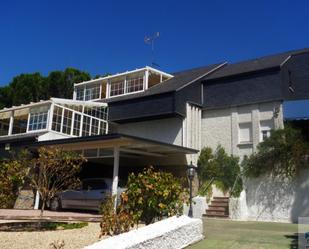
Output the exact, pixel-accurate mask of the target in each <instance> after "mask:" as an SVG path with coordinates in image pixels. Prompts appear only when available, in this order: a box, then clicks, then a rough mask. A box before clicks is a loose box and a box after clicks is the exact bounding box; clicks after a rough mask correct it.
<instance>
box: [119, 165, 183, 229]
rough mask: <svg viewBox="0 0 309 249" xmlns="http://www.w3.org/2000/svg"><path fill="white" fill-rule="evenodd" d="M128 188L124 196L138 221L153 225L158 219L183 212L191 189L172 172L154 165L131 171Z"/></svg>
mask: <svg viewBox="0 0 309 249" xmlns="http://www.w3.org/2000/svg"><path fill="white" fill-rule="evenodd" d="M127 185H128V188H127V190H126V192H125V193H124V194H123V195H122V198H125V199H126V200H127V204H126V205H127V208H128V209H129V211H130V213H131V214H132V215H133V218H134V220H135V221H136V222H138V221H142V222H145V224H146V225H147V224H150V223H152V222H154V221H155V220H156V219H162V218H163V217H170V216H173V215H180V214H182V212H183V203H184V201H185V200H186V198H187V191H185V190H184V189H183V187H182V184H181V181H180V180H179V179H177V178H175V177H174V176H173V175H172V174H171V173H166V172H162V171H155V170H154V169H153V167H149V168H146V169H144V170H143V171H142V172H141V173H138V174H134V173H132V174H130V175H129V178H128V184H127Z"/></svg>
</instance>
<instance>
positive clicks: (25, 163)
mask: <svg viewBox="0 0 309 249" xmlns="http://www.w3.org/2000/svg"><path fill="white" fill-rule="evenodd" d="M30 158H31V157H30V155H29V153H28V152H27V151H21V152H20V153H19V154H18V155H14V154H12V158H11V159H5V160H1V162H0V208H13V206H14V203H15V200H16V198H17V195H18V191H19V188H20V187H21V186H22V185H23V184H24V182H25V180H26V176H27V174H28V172H29V166H30V161H31V159H30Z"/></svg>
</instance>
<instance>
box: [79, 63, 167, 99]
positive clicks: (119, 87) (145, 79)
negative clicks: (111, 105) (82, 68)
mask: <svg viewBox="0 0 309 249" xmlns="http://www.w3.org/2000/svg"><path fill="white" fill-rule="evenodd" d="M172 77H173V75H171V74H168V73H165V72H162V71H160V70H157V69H155V68H152V67H148V66H147V67H144V68H140V69H135V70H132V71H127V72H124V73H119V74H114V75H109V76H106V77H101V78H98V79H93V80H89V81H85V82H81V83H76V84H74V96H73V99H75V100H84V101H89V100H92V101H96V100H100V99H108V98H113V97H117V96H120V95H127V94H132V93H137V92H142V91H145V90H147V89H148V88H150V87H152V86H154V85H157V84H159V83H162V82H164V81H166V80H168V79H170V78H172Z"/></svg>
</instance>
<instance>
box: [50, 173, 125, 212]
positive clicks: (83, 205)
mask: <svg viewBox="0 0 309 249" xmlns="http://www.w3.org/2000/svg"><path fill="white" fill-rule="evenodd" d="M111 189H112V179H110V178H87V179H83V180H82V187H81V189H77V190H67V191H64V192H62V193H60V194H58V195H57V196H56V197H55V198H53V199H52V200H51V202H50V205H49V206H50V209H51V210H53V211H56V210H60V209H83V210H94V211H99V210H100V206H101V204H102V202H103V201H104V199H105V198H106V196H108V195H110V194H111ZM123 191H125V188H121V187H118V190H117V199H118V200H119V198H120V194H121V193H122V192H123Z"/></svg>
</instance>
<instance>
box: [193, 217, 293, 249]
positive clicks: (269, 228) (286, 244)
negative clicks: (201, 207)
mask: <svg viewBox="0 0 309 249" xmlns="http://www.w3.org/2000/svg"><path fill="white" fill-rule="evenodd" d="M203 224H204V236H205V239H204V240H203V241H200V242H199V243H197V244H195V245H192V246H190V247H188V249H212V248H215V249H225V248H235V249H266V248H267V249H288V248H297V242H298V241H297V240H298V238H297V232H298V231H297V230H298V229H297V224H286V223H275V222H251V221H244V222H243V221H231V220H219V219H204V220H203Z"/></svg>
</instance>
